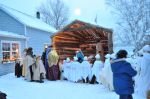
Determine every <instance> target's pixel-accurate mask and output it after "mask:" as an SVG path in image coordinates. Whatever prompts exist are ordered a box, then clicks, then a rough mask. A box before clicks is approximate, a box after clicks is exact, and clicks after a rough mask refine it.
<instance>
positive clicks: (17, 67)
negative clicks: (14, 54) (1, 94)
mask: <svg viewBox="0 0 150 99" xmlns="http://www.w3.org/2000/svg"><path fill="white" fill-rule="evenodd" d="M15 76H17V78H19V77H21V76H22V66H21V65H20V61H19V60H16V64H15Z"/></svg>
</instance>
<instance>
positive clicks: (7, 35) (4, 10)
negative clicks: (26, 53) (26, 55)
mask: <svg viewBox="0 0 150 99" xmlns="http://www.w3.org/2000/svg"><path fill="white" fill-rule="evenodd" d="M39 18H40V14H39V13H37V18H36V17H33V16H30V15H27V14H25V13H22V12H20V11H17V10H15V9H12V8H9V7H7V6H4V5H0V75H3V74H6V73H8V72H12V71H13V68H14V60H15V59H17V58H20V57H21V54H22V52H23V50H24V49H25V48H27V47H32V48H33V52H34V54H40V55H41V54H42V52H43V49H44V47H45V46H47V45H49V44H50V43H51V41H50V36H51V35H52V34H53V33H55V32H56V30H55V29H54V28H52V27H50V26H49V25H47V24H46V23H44V22H42V21H41V20H40V19H39Z"/></svg>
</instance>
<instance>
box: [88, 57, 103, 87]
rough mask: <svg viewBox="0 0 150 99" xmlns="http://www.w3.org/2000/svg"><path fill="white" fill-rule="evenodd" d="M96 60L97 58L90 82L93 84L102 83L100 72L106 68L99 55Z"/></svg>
mask: <svg viewBox="0 0 150 99" xmlns="http://www.w3.org/2000/svg"><path fill="white" fill-rule="evenodd" d="M95 58H96V61H95V62H94V64H93V67H92V79H91V82H90V83H91V84H94V83H97V84H98V83H100V72H101V70H102V68H103V66H104V64H103V62H102V61H101V60H100V55H99V54H97V55H96V56H95Z"/></svg>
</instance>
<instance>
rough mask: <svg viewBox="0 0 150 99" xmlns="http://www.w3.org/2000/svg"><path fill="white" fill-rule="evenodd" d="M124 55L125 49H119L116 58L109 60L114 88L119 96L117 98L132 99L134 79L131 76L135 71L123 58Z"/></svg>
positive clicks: (125, 54) (125, 55)
mask: <svg viewBox="0 0 150 99" xmlns="http://www.w3.org/2000/svg"><path fill="white" fill-rule="evenodd" d="M126 57H127V51H126V50H120V51H119V52H118V53H117V59H115V60H112V61H111V69H112V72H113V85H114V90H115V92H116V93H117V94H118V95H119V96H120V98H119V99H133V98H132V94H133V93H134V81H133V79H132V78H133V77H134V76H135V75H136V74H137V72H136V71H135V70H134V69H133V68H132V66H131V64H130V63H128V62H127V61H126V60H125V58H126Z"/></svg>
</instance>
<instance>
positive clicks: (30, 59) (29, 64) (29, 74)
mask: <svg viewBox="0 0 150 99" xmlns="http://www.w3.org/2000/svg"><path fill="white" fill-rule="evenodd" d="M33 66H35V60H34V56H33V51H32V48H31V47H30V48H28V49H27V56H26V57H25V67H26V70H25V71H26V74H25V79H26V80H27V81H33Z"/></svg>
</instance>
